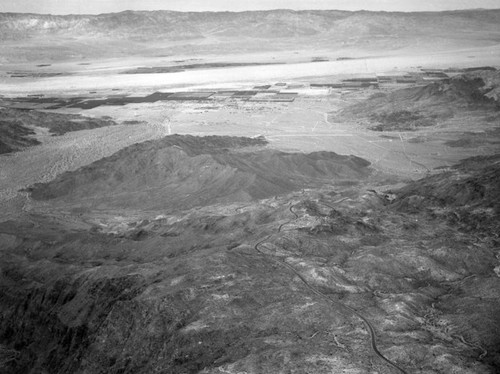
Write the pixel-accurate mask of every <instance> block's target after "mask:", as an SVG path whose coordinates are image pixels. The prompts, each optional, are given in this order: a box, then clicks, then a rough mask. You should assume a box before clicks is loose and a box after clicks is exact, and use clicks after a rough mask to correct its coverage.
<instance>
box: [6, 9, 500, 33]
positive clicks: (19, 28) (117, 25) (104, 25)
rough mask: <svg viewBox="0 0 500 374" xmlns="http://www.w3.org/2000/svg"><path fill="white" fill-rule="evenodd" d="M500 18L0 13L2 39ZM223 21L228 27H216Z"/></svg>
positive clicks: (432, 24) (489, 25)
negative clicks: (60, 34)
mask: <svg viewBox="0 0 500 374" xmlns="http://www.w3.org/2000/svg"><path fill="white" fill-rule="evenodd" d="M438 21H439V22H438ZM499 23H500V9H499V10H467V11H446V12H413V13H403V12H370V11H354V12H351V11H338V10H301V11H294V10H286V9H282V10H272V11H245V12H176V11H164V10H161V11H123V12H119V13H103V14H98V15H74V14H73V15H50V14H35V13H0V35H3V37H2V40H20V39H29V38H33V37H36V36H37V35H57V34H59V33H66V36H72V35H74V34H77V35H75V36H80V37H81V36H83V35H95V36H97V35H105V34H106V35H107V36H110V37H119V38H120V37H133V36H134V35H136V34H138V33H140V34H142V35H150V36H151V37H155V36H156V37H158V38H159V37H164V36H165V35H167V36H168V35H170V37H171V38H173V39H175V38H177V37H178V36H179V35H184V36H187V37H188V38H199V37H205V36H206V35H207V34H210V35H220V36H242V35H247V36H250V37H271V36H272V37H297V36H303V35H322V34H332V33H333V34H337V33H340V35H339V36H341V37H347V36H354V35H373V34H374V33H375V34H382V35H397V36H401V34H405V33H408V32H409V33H413V32H417V31H418V32H419V33H421V34H422V35H424V34H428V33H435V32H436V31H440V32H441V33H446V32H456V33H464V32H472V31H480V30H482V31H488V30H490V31H491V32H495V31H497V32H498V33H500V30H498V26H497V25H498V24H499ZM222 25H223V26H224V27H226V28H229V29H227V30H217V29H214V28H217V27H221V26H222ZM264 26H266V27H264ZM68 32H69V35H68V34H67V33H68ZM438 34H439V32H438Z"/></svg>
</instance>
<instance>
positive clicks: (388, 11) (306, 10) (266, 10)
mask: <svg viewBox="0 0 500 374" xmlns="http://www.w3.org/2000/svg"><path fill="white" fill-rule="evenodd" d="M491 10H493V11H495V10H500V6H499V7H498V8H481V7H480V8H462V9H447V10H418V11H405V10H367V9H357V10H344V9H291V8H275V9H252V10H238V11H235V10H171V9H155V10H151V9H125V10H120V11H117V12H104V13H35V12H28V11H27V12H2V11H0V14H32V15H39V16H101V15H106V14H120V13H126V12H148V13H154V12H171V13H257V12H274V11H290V12H311V11H316V12H330V11H336V12H346V13H357V12H367V13H408V14H409V13H451V12H468V11H491Z"/></svg>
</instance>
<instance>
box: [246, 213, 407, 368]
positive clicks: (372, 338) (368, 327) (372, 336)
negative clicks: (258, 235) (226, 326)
mask: <svg viewBox="0 0 500 374" xmlns="http://www.w3.org/2000/svg"><path fill="white" fill-rule="evenodd" d="M325 205H326V204H325ZM294 206H295V205H290V207H289V211H290V212H291V213H292V214H293V215H294V216H295V218H294V219H293V220H290V221H287V222H285V223H283V224H281V225H280V226H279V228H278V230H277V232H281V229H282V228H283V226H285V225H287V224H289V223H291V222H293V221H294V220H297V219H298V218H299V215H298V214H297V213H296V212H295V211H294V210H293V208H294ZM274 235H275V233H273V234H269V235H267V236H266V237H265V238H264V239H262V240H260V241H259V242H257V243H256V244H255V245H254V249H255V251H257V252H258V253H259V254H260V255H261V256H264V257H266V258H268V259H270V260H271V261H272V262H274V263H276V264H278V265H279V266H282V267H285V268H287V269H288V270H290V271H291V272H293V273H294V274H295V275H296V276H297V277H298V278H299V279H300V280H301V281H302V283H303V284H304V285H305V286H306V287H307V288H308V289H309V290H310V291H311V292H312V293H314V294H315V295H317V296H319V297H320V298H322V299H324V300H326V301H328V302H329V303H331V304H334V305H336V306H338V307H340V308H343V309H344V310H347V311H348V312H349V313H350V314H352V315H354V316H355V317H357V318H358V319H360V320H361V321H362V322H363V324H364V326H365V328H366V330H367V331H368V333H369V334H370V347H371V350H372V351H373V353H374V354H375V355H376V356H378V357H379V358H380V359H381V360H383V361H384V362H386V363H387V364H388V365H389V366H391V367H392V368H394V369H396V370H398V372H400V373H403V374H409V373H408V372H407V371H405V370H404V369H402V368H401V367H400V366H398V365H397V364H396V363H395V362H393V361H391V360H389V359H388V358H387V357H385V356H384V355H383V354H382V353H381V352H380V350H379V349H378V346H377V335H376V333H375V328H374V327H373V325H372V323H371V322H370V321H369V320H368V319H366V318H365V317H364V316H363V315H362V314H361V313H359V312H358V311H357V310H356V309H353V308H351V307H350V306H348V305H346V304H343V303H341V302H339V301H337V300H334V299H332V298H330V297H329V296H328V295H326V294H324V293H323V292H321V291H319V290H318V289H317V288H315V287H314V286H312V285H311V284H310V283H309V282H308V281H307V280H306V279H305V278H304V276H303V275H302V274H300V273H299V271H297V270H296V269H295V268H294V267H293V266H292V265H290V264H288V263H287V262H285V261H283V260H280V259H278V258H276V257H274V256H272V255H269V254H267V253H265V252H263V251H262V250H261V249H260V247H261V246H262V245H263V243H265V242H266V241H268V240H269V239H270V238H271V237H272V236H274Z"/></svg>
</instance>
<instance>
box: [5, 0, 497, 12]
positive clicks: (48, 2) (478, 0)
mask: <svg viewBox="0 0 500 374" xmlns="http://www.w3.org/2000/svg"><path fill="white" fill-rule="evenodd" d="M471 8H487V9H488V8H490V9H500V0H0V12H22V13H45V14H99V13H111V12H121V11H123V10H160V9H165V10H176V11H244V10H266V9H295V10H300V9H340V10H361V9H365V10H385V11H402V12H412V11H440V10H456V9H471Z"/></svg>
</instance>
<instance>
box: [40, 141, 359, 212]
mask: <svg viewBox="0 0 500 374" xmlns="http://www.w3.org/2000/svg"><path fill="white" fill-rule="evenodd" d="M264 143H265V141H264V140H263V139H262V138H257V139H249V138H231V137H219V136H212V137H206V138H198V137H193V136H178V135H175V136H171V137H166V138H163V139H161V140H155V141H150V142H145V143H141V144H136V145H134V146H131V147H128V148H125V149H123V150H121V151H119V152H117V153H116V154H114V155H112V156H110V157H107V158H104V159H102V160H99V161H97V162H95V163H93V164H91V165H89V166H86V167H84V168H81V169H79V170H77V171H74V172H68V173H64V174H62V175H60V176H59V177H58V178H56V179H55V180H54V181H52V182H50V183H47V184H36V185H35V186H33V188H32V197H33V198H34V199H36V200H49V199H54V200H55V201H54V203H57V202H61V203H63V204H78V205H82V206H94V207H97V206H102V207H104V206H108V207H122V208H127V207H129V208H133V207H134V208H181V207H182V208H186V207H188V208H189V207H193V206H197V205H206V204H212V203H216V202H231V201H249V200H252V199H257V198H265V197H269V196H274V195H278V194H282V193H286V192H290V191H293V190H297V189H300V188H303V187H306V186H314V185H317V184H318V183H325V182H326V183H328V182H330V183H334V182H335V181H339V180H346V179H347V180H351V179H355V180H357V179H359V178H363V177H366V176H367V175H368V174H369V169H368V168H367V167H368V165H369V163H368V162H367V161H365V160H363V159H360V158H358V157H354V156H340V155H337V154H336V153H333V152H316V153H311V154H301V153H297V154H291V153H284V152H278V151H274V150H269V149H262V148H260V149H259V148H255V146H261V145H262V144H264Z"/></svg>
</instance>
